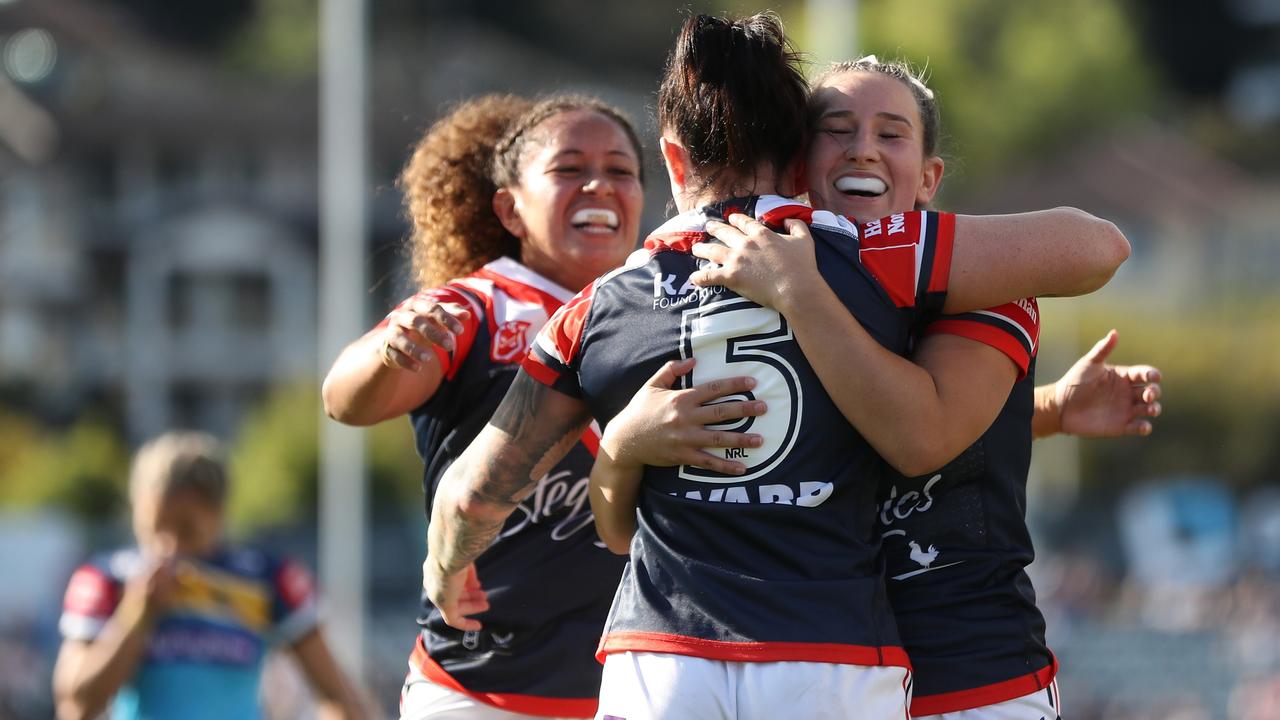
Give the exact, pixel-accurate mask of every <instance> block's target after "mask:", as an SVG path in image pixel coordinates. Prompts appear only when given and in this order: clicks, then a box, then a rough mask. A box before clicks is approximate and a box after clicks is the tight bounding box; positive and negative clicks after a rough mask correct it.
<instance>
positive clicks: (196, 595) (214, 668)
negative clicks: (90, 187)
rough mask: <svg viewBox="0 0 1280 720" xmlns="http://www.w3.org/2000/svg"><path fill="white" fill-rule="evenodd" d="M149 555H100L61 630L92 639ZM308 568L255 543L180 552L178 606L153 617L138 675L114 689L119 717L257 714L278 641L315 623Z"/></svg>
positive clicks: (75, 583)
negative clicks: (265, 670)
mask: <svg viewBox="0 0 1280 720" xmlns="http://www.w3.org/2000/svg"><path fill="white" fill-rule="evenodd" d="M144 565H145V562H144V560H143V558H142V556H141V554H140V553H139V552H138V551H137V550H134V549H130V550H120V551H117V552H114V553H110V554H106V555H102V556H99V557H95V558H94V559H93V560H91V561H90V562H89V563H87V564H85V565H83V566H81V567H80V568H79V569H77V570H76V572H75V574H73V575H72V576H71V581H70V583H68V585H67V593H66V597H65V599H64V601H63V611H62V617H61V619H60V620H59V624H58V627H59V629H60V630H61V632H62V635H63V637H64V638H66V639H68V640H80V641H85V642H92V641H93V640H94V638H96V637H97V636H98V634H99V633H100V632H101V631H102V628H103V627H104V626H105V625H106V624H107V622H108V621H109V620H110V618H111V616H112V614H113V613H115V611H116V608H117V607H118V606H119V603H120V600H121V597H122V595H123V592H124V586H125V583H126V582H128V581H129V579H130V578H131V577H133V576H134V575H135V574H137V573H138V572H140V571H142V570H143V568H144ZM316 622H317V620H316V607H315V593H314V589H313V584H312V581H311V576H310V574H309V573H308V572H307V571H306V570H305V569H304V568H303V567H302V566H301V565H299V564H298V563H295V562H291V561H287V560H286V561H280V560H277V559H275V558H273V557H271V556H270V555H268V554H266V553H264V552H261V551H259V550H253V549H230V548H228V549H223V550H219V551H218V552H216V553H214V554H213V555H210V556H208V557H201V558H183V559H181V560H180V561H179V565H178V569H177V590H176V595H175V597H174V599H173V604H172V606H171V607H170V608H169V609H168V610H167V611H166V612H165V613H164V614H163V615H161V616H160V617H159V618H158V619H157V620H156V622H155V625H154V628H153V630H152V631H151V634H150V636H149V637H148V639H147V648H146V654H145V656H144V658H143V660H142V663H141V665H140V666H139V668H138V672H137V674H136V675H135V676H134V677H133V678H132V679H131V680H130V681H129V683H128V684H127V685H125V686H124V687H123V688H121V690H120V691H119V692H118V693H117V694H116V698H115V700H114V702H113V703H112V707H111V717H112V718H113V720H133V719H135V718H137V719H141V718H183V719H184V720H185V719H187V718H192V719H194V720H201V719H202V718H208V719H209V720H215V719H218V718H232V717H234V718H248V719H250V720H252V719H253V718H258V717H260V716H261V715H260V711H259V708H258V680H259V678H260V676H261V673H262V661H263V658H264V656H265V655H266V653H267V650H268V649H270V647H271V646H272V645H276V644H283V645H288V644H291V643H293V642H295V641H297V640H298V639H300V638H302V637H303V636H304V635H306V634H307V633H309V632H311V631H312V630H314V629H315V627H316Z"/></svg>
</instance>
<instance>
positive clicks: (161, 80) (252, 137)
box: [0, 3, 315, 440]
mask: <svg viewBox="0 0 1280 720" xmlns="http://www.w3.org/2000/svg"><path fill="white" fill-rule="evenodd" d="M0 35H2V36H3V58H4V65H5V74H3V75H0V116H4V117H6V118H10V117H16V118H20V119H21V122H18V123H8V122H4V123H0V127H2V128H3V129H0V172H3V176H4V178H5V180H4V183H3V185H2V186H0V203H2V204H0V227H2V228H3V230H2V231H0V376H3V377H4V378H5V379H6V381H8V382H10V383H14V384H20V385H23V386H25V387H26V388H29V391H30V392H31V394H32V397H31V398H30V399H31V400H32V401H33V403H34V404H35V406H36V407H38V408H42V409H44V410H45V411H46V412H47V413H51V414H54V415H57V414H58V413H60V412H73V411H74V410H75V409H76V408H77V407H78V406H80V405H81V404H83V403H85V402H86V401H87V400H105V401H107V402H108V403H111V404H114V405H115V406H116V407H118V408H120V409H121V410H122V412H123V414H124V416H125V418H126V419H127V426H128V428H129V433H130V435H131V436H132V437H133V439H135V440H136V439H138V438H141V437H144V436H147V435H151V434H153V433H155V432H158V431H159V430H161V429H163V428H165V427H168V426H171V425H175V424H178V425H189V426H196V427H204V428H209V429H212V430H216V431H219V432H221V433H223V434H226V433H228V432H229V431H230V430H231V429H232V428H233V427H234V423H235V421H236V419H237V418H238V415H239V413H240V412H241V411H242V410H243V408H244V407H245V404H246V403H247V402H249V401H251V400H253V399H254V398H256V397H257V396H258V394H259V393H261V392H262V390H263V389H264V388H265V387H266V386H268V385H269V384H271V383H273V382H277V381H280V380H285V379H289V378H293V377H296V376H298V375H301V374H303V373H307V372H310V371H312V370H313V368H314V357H313V356H314V353H313V352H312V351H311V348H312V347H314V344H313V337H314V323H315V320H314V317H313V313H312V310H311V308H312V307H313V305H314V287H315V280H314V274H315V271H314V259H313V256H314V234H315V233H314V229H313V227H314V220H313V219H312V218H313V216H314V212H315V199H314V195H315V192H314V188H315V180H314V178H315V151H314V147H315V120H314V115H315V112H314V108H315V102H314V89H313V88H310V87H306V86H301V87H290V86H274V87H263V86H262V85H261V84H260V83H254V82H251V81H248V80H245V79H236V78H231V77H228V76H227V75H226V74H223V73H219V72H218V70H217V69H216V67H214V66H211V65H210V64H208V63H201V62H196V61H194V60H193V59H192V58H189V57H186V56H184V55H183V54H181V53H179V52H177V51H174V50H170V49H166V48H165V47H164V46H163V45H161V44H157V43H155V42H152V41H150V40H148V39H146V38H144V37H141V36H140V35H139V34H138V33H137V32H136V31H135V30H134V29H133V28H132V27H131V25H130V24H129V22H128V21H127V18H126V17H124V16H121V15H118V14H116V13H113V12H112V11H111V10H110V8H109V7H107V6H103V5H99V4H89V3H56V4H55V3H20V4H16V5H14V6H12V7H9V8H6V9H5V10H4V12H3V13H0Z"/></svg>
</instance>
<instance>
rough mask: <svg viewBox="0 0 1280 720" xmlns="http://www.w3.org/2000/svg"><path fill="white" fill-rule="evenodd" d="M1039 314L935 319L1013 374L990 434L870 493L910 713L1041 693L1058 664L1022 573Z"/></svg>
mask: <svg viewBox="0 0 1280 720" xmlns="http://www.w3.org/2000/svg"><path fill="white" fill-rule="evenodd" d="M1039 319H1040V318H1039V309H1038V308H1037V306H1036V303H1035V301H1034V299H1029V300H1022V301H1019V302H1017V303H1010V304H1008V305H1003V306H1000V307H999V308H992V309H990V310H987V311H982V312H978V313H967V314H963V315H958V316H951V317H946V318H944V319H942V320H939V321H938V322H935V323H934V324H932V325H930V327H929V329H928V331H927V332H936V331H947V332H952V333H956V334H965V335H967V336H969V337H972V338H977V339H980V340H982V341H984V342H986V343H988V344H990V345H992V346H994V347H996V348H999V349H1001V350H1003V351H1004V352H1005V353H1006V354H1007V355H1008V356H1009V357H1010V358H1011V359H1012V360H1013V361H1014V362H1015V363H1017V365H1018V367H1019V370H1020V377H1019V379H1018V381H1017V382H1016V383H1015V384H1014V386H1013V390H1012V392H1011V393H1010V395H1009V399H1008V400H1007V401H1006V403H1005V405H1004V407H1003V408H1002V409H1001V411H1000V414H999V415H998V416H997V418H996V420H995V422H994V423H993V424H992V425H991V427H990V428H989V429H988V430H987V431H986V432H985V433H984V434H983V435H982V437H980V438H979V439H978V441H977V442H976V443H974V444H973V445H972V446H970V447H969V448H968V449H967V450H965V452H964V453H962V454H961V455H960V456H959V457H957V458H956V459H955V460H953V461H951V462H950V463H948V464H947V465H946V466H944V467H943V468H942V469H940V470H938V471H937V472H934V473H928V474H926V475H924V476H922V477H918V478H904V477H902V476H899V475H897V474H895V473H893V471H892V470H890V471H889V475H888V476H887V480H886V482H885V483H883V484H882V486H881V496H880V526H881V530H882V535H883V537H884V555H885V561H886V571H885V574H886V576H887V580H886V582H887V583H888V586H889V599H890V602H891V603H892V605H893V608H894V613H895V617H896V618H897V621H898V628H899V631H900V633H901V635H902V640H903V644H904V645H905V647H906V648H907V653H908V654H909V655H910V657H911V662H912V665H913V666H914V676H915V677H914V680H915V688H914V697H913V699H912V704H911V714H912V715H920V716H923V715H937V714H942V713H950V712H958V711H960V710H966V709H970V708H975V707H982V706H985V705H992V704H995V703H999V702H1004V701H1005V700H1011V699H1013V698H1017V697H1021V696H1023V695H1028V694H1031V693H1033V692H1036V691H1038V690H1042V689H1044V688H1046V687H1048V686H1049V683H1050V682H1052V680H1053V677H1054V674H1055V673H1056V670H1057V666H1056V663H1055V661H1054V658H1053V655H1052V654H1051V653H1050V652H1049V650H1048V648H1047V647H1046V646H1045V639H1044V630H1045V625H1044V618H1043V616H1042V615H1041V614H1040V611H1039V610H1037V609H1036V604H1035V592H1034V591H1033V590H1032V587H1031V581H1030V580H1029V579H1028V578H1027V574H1026V572H1025V570H1024V568H1025V567H1026V566H1027V565H1028V564H1029V563H1030V562H1031V560H1032V558H1033V557H1034V552H1033V550H1032V546H1031V536H1030V534H1029V533H1028V531H1027V526H1026V517H1025V511H1026V486H1027V470H1028V468H1029V466H1030V462H1031V440H1032V437H1031V416H1032V413H1033V411H1034V406H1033V403H1034V395H1035V356H1036V350H1037V346H1038V344H1039V334H1040V333H1039V330H1040V322H1039Z"/></svg>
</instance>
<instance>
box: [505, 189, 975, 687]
mask: <svg viewBox="0 0 1280 720" xmlns="http://www.w3.org/2000/svg"><path fill="white" fill-rule="evenodd" d="M734 211H740V212H745V213H748V214H751V215H753V216H754V217H756V218H758V219H760V220H762V221H763V222H765V223H766V224H769V225H771V226H774V227H778V226H779V225H780V224H781V223H782V221H783V220H784V219H786V218H792V217H795V218H800V219H803V220H805V221H806V222H808V223H809V225H810V227H811V228H812V231H813V235H814V240H815V244H816V252H817V260H818V266H819V268H821V271H822V274H823V277H824V278H825V279H826V281H827V283H828V284H829V285H830V286H831V287H832V288H833V289H834V290H835V292H836V293H837V294H838V296H839V297H840V298H841V300H842V301H843V302H844V304H845V305H846V306H847V307H849V308H850V310H851V311H852V312H853V314H854V315H855V316H856V317H857V318H858V319H859V321H860V322H861V323H862V324H863V325H864V326H865V327H866V328H867V330H868V331H869V332H870V333H871V335H872V336H874V337H875V338H876V340H877V341H879V342H880V343H881V344H883V345H884V346H885V347H887V348H889V349H891V350H893V351H894V352H897V353H905V352H906V351H907V349H908V345H909V342H910V338H911V332H912V328H913V326H914V324H915V323H916V322H917V321H918V320H919V319H920V317H921V316H922V315H923V314H924V313H926V312H932V311H933V310H935V309H936V308H937V307H940V306H941V303H942V301H943V300H944V299H945V292H946V287H947V285H946V284H947V279H948V276H949V274H950V259H951V241H952V236H953V234H954V217H953V216H950V215H946V214H942V215H940V214H937V213H931V212H914V213H906V214H902V215H895V216H892V217H891V218H885V219H884V220H883V221H877V222H874V223H868V224H866V225H864V226H862V228H861V230H862V233H861V238H862V240H861V241H860V240H859V238H860V235H859V228H858V227H857V226H856V225H854V224H853V223H852V222H850V221H849V220H847V219H845V218H842V217H838V216H836V215H833V214H832V213H829V212H821V211H814V210H812V209H811V208H809V207H808V206H807V205H803V204H800V203H797V202H795V201H792V200H787V199H784V198H780V197H774V196H762V197H758V198H745V199H740V200H732V201H728V202H725V203H719V204H717V205H715V206H711V207H708V208H704V209H702V210H700V211H697V212H692V213H686V214H684V215H681V216H679V217H677V218H674V219H673V220H671V221H669V222H667V223H666V224H664V225H663V226H662V227H661V228H659V229H658V230H657V231H656V232H654V233H653V235H651V236H650V237H649V239H648V240H647V241H646V243H645V250H641V251H637V252H636V253H635V254H633V255H632V257H631V259H630V260H629V261H628V263H627V265H626V266H624V267H623V268H620V269H619V270H616V271H614V272H613V273H610V274H609V275H606V276H604V277H602V278H600V279H598V280H597V281H596V282H595V283H593V284H592V285H591V286H590V287H589V288H587V289H585V290H583V291H582V292H581V293H579V294H578V296H577V297H576V298H574V299H573V300H571V301H570V302H569V303H568V304H567V305H566V306H565V307H564V308H562V309H561V310H560V311H559V312H558V313H557V314H556V315H555V316H554V317H553V318H552V319H551V321H550V322H549V323H548V324H547V326H546V327H545V328H543V331H542V332H541V333H540V334H539V336H538V340H537V343H536V344H535V346H534V348H533V349H532V351H531V352H530V355H529V359H528V360H526V362H525V369H526V371H527V372H528V373H529V374H530V375H531V376H533V377H534V378H535V379H537V380H539V381H540V382H543V383H544V384H547V385H549V386H551V387H553V388H555V389H556V390H559V391H561V392H565V393H567V394H569V395H572V396H575V397H580V398H582V399H583V400H584V401H585V402H586V403H587V404H588V406H589V407H590V409H591V412H592V413H593V415H594V416H595V417H596V418H597V419H598V420H600V421H602V422H607V421H608V420H609V419H610V418H612V417H613V416H614V415H615V414H616V413H617V412H618V411H619V410H621V409H622V408H623V407H624V406H625V405H626V403H627V402H628V401H629V400H630V399H631V397H632V395H633V394H634V393H635V391H636V390H637V389H638V388H639V387H640V385H641V384H642V383H643V382H644V381H645V380H646V379H648V378H649V377H650V376H651V375H652V374H653V373H654V372H655V371H657V369H658V368H659V367H660V366H661V365H662V364H663V363H664V362H666V361H668V360H674V359H679V358H687V357H695V358H697V360H698V364H697V365H696V366H695V367H694V370H693V372H692V374H691V375H689V376H687V377H686V378H685V382H686V385H692V384H697V383H701V382H703V381H706V380H708V379H713V378H716V377H728V376H734V375H752V376H753V377H755V378H756V380H757V385H756V387H755V389H754V390H753V391H752V393H751V396H752V397H755V398H759V399H762V400H765V401H766V402H768V404H769V412H768V413H767V414H765V415H764V416H762V417H758V418H749V419H746V420H744V421H741V422H738V423H736V424H733V425H732V426H731V427H730V428H729V429H731V430H736V431H745V430H748V429H750V430H751V431H752V432H756V433H760V434H761V435H763V437H764V439H765V440H764V444H763V446H762V447H760V448H755V449H748V450H729V451H726V452H727V454H728V455H729V456H730V457H735V458H737V459H739V460H741V461H742V462H744V463H745V464H746V466H747V472H746V474H745V475H743V476H740V477H729V476H723V475H719V474H717V473H713V472H709V471H705V470H701V469H698V468H692V467H672V468H647V469H646V471H645V478H644V485H643V491H642V492H641V497H640V501H639V522H638V529H637V532H636V536H635V539H634V540H633V542H632V546H631V563H630V564H629V565H628V566H627V570H626V571H625V572H624V573H623V579H622V583H621V585H620V586H619V588H618V594H617V596H616V597H615V599H614V603H613V609H612V611H611V613H610V618H609V623H608V625H607V627H606V629H605V636H604V637H603V638H602V639H601V644H600V649H599V652H598V655H599V656H600V657H602V658H603V656H605V655H607V654H609V653H614V652H623V651H647V652H663V653H674V654H684V655H694V656H698V657H705V658H712V659H720V660H734V661H785V660H798V661H819V662H837V663H849V664H861V665H898V666H909V663H908V661H907V657H906V654H905V653H904V652H903V651H902V648H901V644H900V642H899V639H898V633H897V630H896V629H895V627H894V622H893V616H892V613H891V612H890V610H889V605H888V600H887V598H886V593H885V587H884V579H883V574H882V560H881V558H880V557H879V538H878V532H877V528H876V527H875V522H876V505H875V495H876V485H877V483H878V482H879V480H880V479H881V477H882V461H881V460H880V458H879V457H878V456H877V455H876V454H875V452H874V451H873V450H872V449H871V448H870V446H869V445H868V444H867V443H866V441H865V440H863V438H862V437H861V436H860V435H858V434H857V432H855V431H854V430H853V429H852V427H851V426H850V425H849V424H848V422H847V421H846V420H845V419H844V416H843V415H842V414H841V413H840V411H839V409H838V408H837V407H836V406H835V404H834V403H833V402H832V401H831V399H830V398H829V397H828V396H827V394H826V392H825V391H824V390H823V388H822V385H821V383H820V382H819V380H818V378H817V376H816V375H815V373H814V371H813V369H812V368H811V367H810V365H809V364H808V361H807V360H806V359H805V357H804V353H803V352H802V351H801V349H800V346H799V344H798V343H797V342H796V341H795V339H794V338H793V336H792V334H791V331H790V329H789V327H788V324H787V321H786V319H785V318H783V317H782V316H781V315H779V314H778V313H777V312H776V311H774V310H772V309H769V308H763V307H761V306H759V305H757V304H755V303H753V302H750V301H749V300H746V299H745V298H742V297H740V296H738V295H737V294H735V293H733V292H732V291H730V290H727V289H725V288H723V287H709V288H698V287H696V286H694V285H693V284H691V283H690V282H689V281H688V278H689V275H690V273H692V272H694V271H695V270H697V269H698V266H699V264H700V263H701V262H703V261H700V260H698V259H697V258H695V257H694V256H693V255H691V254H690V252H689V250H690V247H691V246H692V244H693V243H695V242H699V241H702V240H704V239H706V238H707V237H708V236H707V235H706V234H705V233H704V232H703V228H704V225H705V223H706V221H707V219H708V218H709V217H717V216H721V215H722V214H723V215H727V214H729V213H731V212H734Z"/></svg>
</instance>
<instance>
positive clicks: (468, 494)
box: [422, 370, 591, 630]
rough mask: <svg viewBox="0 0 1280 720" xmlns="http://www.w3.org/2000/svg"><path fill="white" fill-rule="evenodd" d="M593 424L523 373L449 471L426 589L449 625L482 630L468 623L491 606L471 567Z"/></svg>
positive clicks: (431, 531)
mask: <svg viewBox="0 0 1280 720" xmlns="http://www.w3.org/2000/svg"><path fill="white" fill-rule="evenodd" d="M589 422H591V417H590V415H589V414H588V411H587V407H586V405H585V404H584V403H583V402H582V401H581V400H578V399H576V398H572V397H570V396H568V395H565V394H564V393H561V392H557V391H555V390H552V389H551V388H548V387H547V386H545V385H543V384H542V383H539V382H538V381H536V380H534V379H533V378H531V377H529V376H528V375H527V374H525V372H524V371H523V370H521V371H520V373H519V374H518V375H517V376H516V379H515V382H513V383H512V384H511V388H510V389H509V390H507V396H506V397H505V398H503V400H502V404H501V405H499V406H498V409H497V411H496V412H495V413H494V414H493V418H492V419H491V420H489V424H488V425H486V426H485V427H484V429H483V430H481V431H480V434H479V435H478V436H476V439H475V440H474V441H472V443H471V445H470V446H469V447H467V449H466V450H465V451H464V452H463V453H462V456H461V457H459V458H458V459H457V460H456V461H455V462H454V463H453V465H452V466H450V468H449V470H448V471H447V472H446V473H445V475H444V477H443V478H442V479H441V481H440V487H439V488H438V489H437V490H436V497H435V500H434V501H433V503H432V508H431V524H430V525H429V526H428V529H427V560H426V562H425V563H423V566H422V572H423V580H422V583H423V587H424V588H426V591H427V596H428V597H429V598H430V599H431V602H432V603H433V604H434V605H435V606H436V607H437V608H438V609H439V610H440V613H441V615H443V616H444V621H445V622H446V623H448V624H449V625H452V626H453V627H456V628H458V629H459V630H479V629H480V623H479V622H478V621H476V620H473V619H471V618H469V617H467V616H468V615H472V614H475V613H478V612H483V611H484V610H486V609H487V608H488V601H487V600H486V599H485V595H484V591H483V590H482V589H481V588H480V584H479V582H478V580H477V578H476V576H475V570H474V567H472V565H471V563H472V561H474V560H475V559H476V558H477V557H479V555H480V553H482V552H484V551H485V550H486V549H487V548H488V547H489V545H490V544H491V543H492V542H493V539H494V538H495V537H497V535H498V532H499V531H500V530H501V529H502V525H503V523H505V522H506V520H507V517H508V516H509V515H511V513H512V511H514V510H515V508H516V505H517V504H518V503H519V502H520V501H521V500H522V499H523V498H524V496H525V495H527V494H529V492H530V491H531V490H533V488H534V486H535V485H537V483H538V480H540V479H541V478H542V476H543V475H545V474H546V473H547V471H549V470H550V469H551V467H552V466H553V465H555V464H556V463H557V462H559V461H560V460H561V459H562V458H563V457H564V456H565V454H566V453H568V452H569V450H570V448H572V447H573V444H574V443H576V442H577V441H578V439H579V438H580V437H581V436H582V432H583V430H584V429H586V426H587V424H588V423H589Z"/></svg>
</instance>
